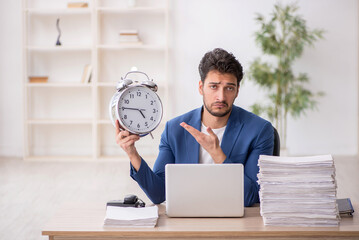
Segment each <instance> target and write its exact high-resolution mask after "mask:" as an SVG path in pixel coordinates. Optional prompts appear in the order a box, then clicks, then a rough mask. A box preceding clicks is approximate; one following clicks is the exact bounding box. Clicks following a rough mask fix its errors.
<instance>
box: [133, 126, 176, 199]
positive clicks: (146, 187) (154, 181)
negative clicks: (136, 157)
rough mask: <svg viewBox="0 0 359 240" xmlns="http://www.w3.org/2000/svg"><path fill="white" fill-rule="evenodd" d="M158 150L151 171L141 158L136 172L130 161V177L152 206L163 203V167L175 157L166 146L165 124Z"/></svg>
mask: <svg viewBox="0 0 359 240" xmlns="http://www.w3.org/2000/svg"><path fill="white" fill-rule="evenodd" d="M159 150H160V151H159V154H158V157H157V159H156V162H155V165H154V167H153V171H152V170H151V168H150V167H149V166H148V165H147V163H146V162H145V161H144V160H143V159H142V158H140V159H141V164H140V168H139V169H138V170H136V169H135V167H134V166H133V165H132V161H131V170H130V175H131V177H132V178H133V179H134V180H135V181H136V182H137V183H138V184H139V186H140V187H141V189H142V190H143V191H144V192H145V193H146V195H147V196H148V198H149V199H150V200H151V201H152V202H153V203H154V204H160V203H162V202H163V201H165V199H166V192H165V166H166V164H168V163H174V162H175V157H174V155H173V153H172V150H171V148H170V146H169V145H168V126H167V124H166V127H165V130H164V131H163V133H162V135H161V143H160V146H159Z"/></svg>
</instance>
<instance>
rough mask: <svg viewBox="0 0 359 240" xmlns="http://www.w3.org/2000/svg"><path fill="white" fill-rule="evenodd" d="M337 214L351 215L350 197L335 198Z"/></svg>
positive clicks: (352, 209) (352, 210)
mask: <svg viewBox="0 0 359 240" xmlns="http://www.w3.org/2000/svg"><path fill="white" fill-rule="evenodd" d="M337 204H338V209H339V214H347V215H349V216H353V212H354V208H353V205H352V202H351V201H350V198H342V199H337Z"/></svg>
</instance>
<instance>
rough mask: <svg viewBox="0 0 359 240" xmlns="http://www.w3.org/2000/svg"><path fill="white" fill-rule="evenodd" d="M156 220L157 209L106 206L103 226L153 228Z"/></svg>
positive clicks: (154, 207) (153, 207)
mask: <svg viewBox="0 0 359 240" xmlns="http://www.w3.org/2000/svg"><path fill="white" fill-rule="evenodd" d="M157 219H158V207H157V206H156V205H155V206H152V207H139V208H135V207H114V206H108V207H107V209H106V217H105V222H104V225H105V226H107V227H154V226H156V223H157Z"/></svg>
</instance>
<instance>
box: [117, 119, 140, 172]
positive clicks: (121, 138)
mask: <svg viewBox="0 0 359 240" xmlns="http://www.w3.org/2000/svg"><path fill="white" fill-rule="evenodd" d="M138 140H140V136H138V135H135V134H131V133H130V132H129V131H127V130H121V128H120V125H119V123H118V120H116V143H117V144H118V145H120V147H121V148H122V149H123V150H124V151H125V152H126V153H127V155H128V157H129V158H130V161H131V164H132V166H133V167H134V168H135V169H136V171H138V170H139V169H140V166H141V157H140V155H139V154H138V152H137V149H136V147H135V142H136V141H138Z"/></svg>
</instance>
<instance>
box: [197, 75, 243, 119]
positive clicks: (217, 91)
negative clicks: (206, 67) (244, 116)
mask: <svg viewBox="0 0 359 240" xmlns="http://www.w3.org/2000/svg"><path fill="white" fill-rule="evenodd" d="M238 90H239V86H237V78H236V77H235V76H234V75H233V74H229V73H224V74H222V73H220V72H219V71H217V70H212V71H209V72H208V74H207V77H206V78H205V80H204V83H202V81H199V92H200V94H201V95H202V96H203V103H204V106H205V108H206V109H207V111H208V112H209V113H210V114H212V115H213V116H215V117H224V116H226V115H227V114H228V113H230V112H231V110H232V106H233V102H234V100H235V99H236V97H237V96H238Z"/></svg>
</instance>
